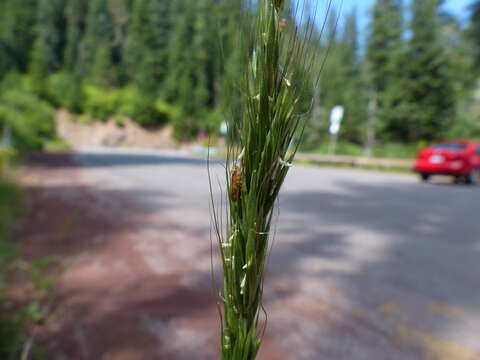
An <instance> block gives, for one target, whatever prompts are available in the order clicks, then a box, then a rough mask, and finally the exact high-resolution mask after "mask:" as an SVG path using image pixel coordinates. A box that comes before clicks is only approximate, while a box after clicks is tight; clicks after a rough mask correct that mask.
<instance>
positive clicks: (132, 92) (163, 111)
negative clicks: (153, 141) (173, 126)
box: [84, 85, 180, 127]
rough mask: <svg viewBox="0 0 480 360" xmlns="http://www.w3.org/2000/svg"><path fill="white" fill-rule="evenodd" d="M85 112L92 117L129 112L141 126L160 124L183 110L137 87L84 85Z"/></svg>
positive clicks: (170, 120)
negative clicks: (140, 90) (149, 95)
mask: <svg viewBox="0 0 480 360" xmlns="http://www.w3.org/2000/svg"><path fill="white" fill-rule="evenodd" d="M84 92H85V95H86V98H85V112H86V113H87V114H88V115H89V116H90V118H92V119H99V120H102V121H105V120H107V119H108V118H109V117H111V116H127V117H129V118H131V119H132V120H133V121H135V122H137V123H138V124H140V125H142V126H147V127H148V126H161V125H164V124H166V123H168V122H172V121H174V119H175V118H176V117H178V116H179V113H180V111H179V110H178V109H177V108H176V107H175V106H172V105H169V104H167V103H165V102H164V101H163V100H161V99H154V98H151V97H146V96H143V95H142V94H141V93H140V92H139V91H138V90H136V89H135V88H134V87H124V88H117V89H103V88H99V87H96V86H92V85H87V86H85V87H84Z"/></svg>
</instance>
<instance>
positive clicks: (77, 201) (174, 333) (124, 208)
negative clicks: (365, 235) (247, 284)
mask: <svg viewBox="0 0 480 360" xmlns="http://www.w3.org/2000/svg"><path fill="white" fill-rule="evenodd" d="M22 181H23V184H24V186H25V188H26V199H27V204H26V207H27V211H26V215H25V217H24V218H23V219H22V221H21V223H20V224H19V227H18V232H17V236H16V239H17V240H18V241H19V242H20V243H21V247H22V254H23V257H24V258H25V259H36V258H39V257H44V256H49V257H53V258H54V259H55V262H56V265H54V267H53V268H52V269H50V271H49V273H50V274H51V275H53V276H54V279H55V281H54V289H53V291H51V293H50V294H49V295H48V298H47V299H45V300H44V301H43V303H44V305H46V304H49V310H50V313H49V316H48V320H47V321H46V322H45V323H44V324H42V325H37V326H36V327H35V328H34V329H32V333H33V334H34V336H35V341H36V343H38V344H40V345H41V346H42V347H43V348H45V349H46V350H47V351H48V353H49V354H50V356H51V358H52V359H72V360H75V359H79V360H84V359H85V360H87V359H88V360H91V359H115V360H130V359H131V360H138V359H160V358H161V359H203V358H212V356H214V354H215V352H214V351H213V350H214V349H215V348H216V340H215V337H212V336H211V333H212V332H211V331H209V328H210V327H211V326H212V324H214V325H213V326H216V324H217V320H216V316H217V315H216V310H215V307H214V300H213V297H212V295H211V293H210V292H208V291H203V290H198V291H195V290H192V289H191V288H187V287H185V286H183V285H182V284H181V283H180V282H179V278H178V277H177V276H175V275H166V276H158V275H156V274H153V273H152V272H151V270H150V269H149V267H148V266H146V264H145V262H144V261H143V259H142V257H141V256H139V255H138V253H137V251H136V250H135V248H134V246H133V245H132V244H133V241H135V224H133V223H130V222H129V216H128V213H129V212H133V211H135V209H134V207H133V205H132V204H129V203H128V202H127V201H125V200H124V199H121V198H119V197H116V198H115V199H107V200H109V206H111V207H112V208H111V210H112V211H110V212H105V213H101V214H99V212H98V211H96V209H98V207H99V202H102V201H103V200H105V199H101V198H98V195H96V194H92V193H91V192H90V191H89V189H88V188H87V187H85V186H84V185H83V183H82V180H81V176H80V174H79V169H78V168H76V167H75V166H72V162H71V159H70V157H69V155H68V154H65V155H56V156H48V155H36V156H33V157H32V159H31V160H30V163H29V166H28V167H27V168H26V169H25V171H24V174H23V177H22ZM122 215H123V216H122ZM19 288H20V289H19ZM11 293H12V298H13V299H14V300H16V301H21V302H25V301H27V300H28V299H27V297H28V296H29V295H28V294H29V292H25V291H23V292H22V291H21V287H20V286H17V288H16V289H15V288H13V289H12V292H11ZM183 323H184V325H185V326H183V327H182V324H183ZM191 329H195V331H190V330H191ZM199 332H200V333H202V332H203V333H204V334H206V335H205V337H202V338H198V336H197V335H196V334H198V333H199ZM159 339H160V340H159ZM175 342H177V343H175ZM184 342H188V343H189V344H190V345H188V344H187V345H186V346H185V344H183V343H184ZM199 346H200V348H202V347H205V346H206V347H208V349H209V351H207V352H204V353H202V354H195V348H198V347H199ZM180 347H182V348H181V349H180Z"/></svg>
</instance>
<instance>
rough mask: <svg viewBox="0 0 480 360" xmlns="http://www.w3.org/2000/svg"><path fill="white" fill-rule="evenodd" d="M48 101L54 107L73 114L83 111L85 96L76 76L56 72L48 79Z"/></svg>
mask: <svg viewBox="0 0 480 360" xmlns="http://www.w3.org/2000/svg"><path fill="white" fill-rule="evenodd" d="M47 84H48V100H49V101H50V102H51V103H52V105H53V106H55V107H63V108H66V109H68V110H69V111H70V112H73V113H80V112H81V111H82V110H83V102H84V98H85V95H84V93H83V87H82V81H81V79H80V78H79V77H78V76H75V75H72V74H69V73H65V72H58V73H56V74H53V75H51V76H50V77H49V78H48V82H47Z"/></svg>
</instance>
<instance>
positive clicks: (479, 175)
mask: <svg viewBox="0 0 480 360" xmlns="http://www.w3.org/2000/svg"><path fill="white" fill-rule="evenodd" d="M466 180H467V181H466V182H467V184H468V185H477V184H478V182H479V181H480V169H473V170H472V171H471V172H470V174H468V175H467V178H466Z"/></svg>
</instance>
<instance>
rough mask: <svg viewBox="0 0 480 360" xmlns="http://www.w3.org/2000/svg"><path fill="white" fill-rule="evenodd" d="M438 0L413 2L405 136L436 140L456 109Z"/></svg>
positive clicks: (402, 130) (399, 132)
mask: <svg viewBox="0 0 480 360" xmlns="http://www.w3.org/2000/svg"><path fill="white" fill-rule="evenodd" d="M438 11H439V1H438V0H423V1H415V2H413V3H412V13H413V18H412V26H411V31H412V37H411V40H410V42H409V49H408V58H407V60H408V63H407V64H408V66H407V73H406V78H407V79H408V82H407V83H406V100H407V107H406V109H407V111H406V112H405V124H404V125H403V126H402V127H399V128H397V129H396V130H397V135H398V136H401V137H402V138H403V139H404V140H409V141H418V140H435V139H438V138H441V137H443V136H445V135H446V132H447V130H448V129H449V127H450V126H451V121H452V119H453V112H454V100H455V96H454V92H453V88H452V79H451V64H450V61H449V58H448V56H447V53H446V51H445V49H444V44H442V42H441V39H442V38H441V36H440V30H441V27H440V21H439V13H438Z"/></svg>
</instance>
